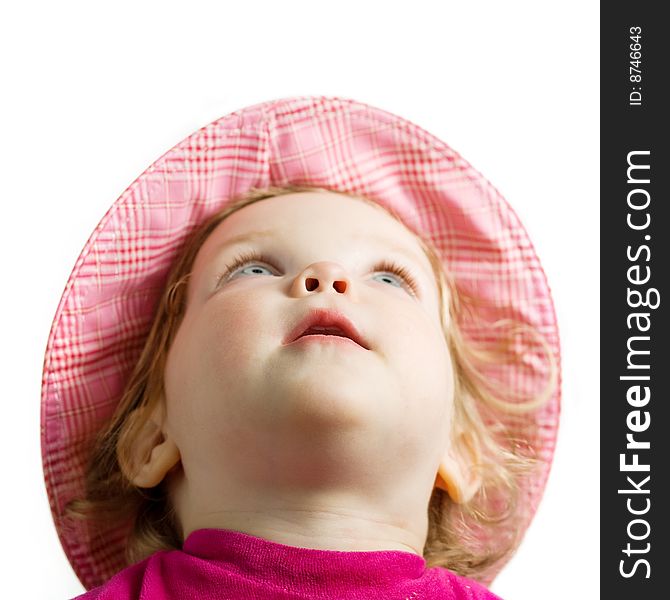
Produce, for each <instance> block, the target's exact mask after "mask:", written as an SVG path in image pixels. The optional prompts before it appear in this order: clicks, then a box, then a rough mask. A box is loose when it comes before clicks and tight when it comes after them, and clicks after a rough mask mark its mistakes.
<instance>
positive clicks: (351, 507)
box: [173, 487, 429, 556]
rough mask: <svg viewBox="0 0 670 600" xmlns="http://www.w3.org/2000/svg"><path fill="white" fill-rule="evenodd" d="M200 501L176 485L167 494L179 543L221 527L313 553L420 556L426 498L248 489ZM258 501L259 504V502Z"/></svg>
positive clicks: (426, 517)
mask: <svg viewBox="0 0 670 600" xmlns="http://www.w3.org/2000/svg"><path fill="white" fill-rule="evenodd" d="M235 496H236V497H235V498H231V497H230V495H228V496H227V497H221V496H218V497H217V500H218V501H217V502H212V501H211V500H210V501H206V500H205V497H204V496H203V495H201V494H198V493H197V492H196V493H193V490H186V489H185V488H184V487H182V488H181V489H180V490H179V492H178V493H176V494H173V499H174V501H175V508H176V511H177V515H178V518H179V522H180V523H181V526H182V530H183V539H186V538H187V537H188V536H189V535H190V534H191V533H192V532H194V531H197V530H199V529H227V530H232V531H239V532H242V533H246V534H248V535H253V536H256V537H260V538H263V539H266V540H269V541H273V542H277V543H280V544H285V545H288V546H296V547H301V548H313V549H318V550H340V551H374V550H401V551H405V552H411V553H414V554H417V555H419V556H422V555H423V547H424V545H425V541H426V536H427V530H428V514H427V510H426V506H427V505H428V501H429V498H423V497H421V498H410V497H400V498H396V502H395V503H391V502H389V501H388V498H389V496H388V495H387V496H386V501H385V502H384V503H380V502H379V498H362V497H361V496H360V495H357V494H352V493H348V494H332V493H331V494H325V493H321V494H314V493H311V494H310V495H308V496H306V495H305V494H300V495H294V496H292V495H290V494H286V493H282V494H278V493H277V491H276V490H275V491H272V490H268V491H266V492H259V491H254V492H253V493H249V494H247V495H246V496H245V495H244V494H242V493H240V488H239V487H238V488H236V493H235ZM259 498H262V499H263V501H259Z"/></svg>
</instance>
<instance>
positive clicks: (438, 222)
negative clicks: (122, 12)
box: [41, 97, 560, 589]
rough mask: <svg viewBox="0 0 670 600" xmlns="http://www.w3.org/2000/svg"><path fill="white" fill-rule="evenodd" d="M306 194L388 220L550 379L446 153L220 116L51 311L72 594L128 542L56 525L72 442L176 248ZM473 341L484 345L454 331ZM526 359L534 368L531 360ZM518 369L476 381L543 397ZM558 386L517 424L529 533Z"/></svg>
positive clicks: (369, 131) (403, 133)
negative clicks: (403, 228)
mask: <svg viewBox="0 0 670 600" xmlns="http://www.w3.org/2000/svg"><path fill="white" fill-rule="evenodd" d="M289 183H291V184H305V185H313V186H321V187H325V188H329V189H333V190H337V191H340V192H345V193H354V194H360V195H363V196H366V197H368V198H370V199H372V200H375V201H377V202H379V203H380V204H383V205H385V206H387V207H390V208H392V209H394V210H395V212H396V213H397V214H399V215H400V216H401V218H402V219H403V221H404V222H405V223H407V224H408V226H410V227H411V228H412V229H414V230H415V231H419V232H421V233H422V235H423V236H424V237H426V238H428V239H429V240H431V241H432V242H433V244H434V246H435V247H436V248H437V249H438V251H439V252H440V254H441V256H442V258H443V260H444V261H445V264H446V267H447V270H448V271H449V272H450V273H451V274H452V275H453V276H454V279H455V280H456V282H457V284H458V287H459V289H461V290H465V291H466V292H467V293H468V294H471V295H472V296H474V297H476V298H478V299H480V301H481V306H480V308H479V309H478V311H479V317H481V319H482V321H484V322H488V323H493V322H495V321H497V320H499V319H515V320H517V321H520V322H522V323H527V324H529V325H532V326H534V327H535V328H536V329H537V330H539V331H540V332H541V333H542V334H543V335H544V336H545V339H546V340H547V342H548V343H549V346H550V348H551V350H552V352H553V353H554V355H555V357H556V359H557V361H559V362H558V364H559V365H560V347H559V337H558V326H557V321H556V315H555V312H554V307H553V303H552V299H551V294H550V290H549V287H548V284H547V281H546V278H545V275H544V272H543V270H542V268H541V266H540V263H539V260H538V258H537V256H536V254H535V250H534V248H533V245H532V243H531V242H530V240H529V238H528V235H527V233H526V231H525V229H524V228H523V226H522V224H521V223H520V221H519V219H518V217H517V216H516V214H515V213H514V211H513V210H512V209H511V208H510V206H509V205H508V204H507V202H506V201H505V200H504V199H503V198H502V196H501V195H500V194H499V193H498V191H497V190H496V189H495V188H494V187H493V186H492V185H491V184H490V183H488V181H486V179H484V178H483V177H482V176H481V175H480V174H479V173H478V172H477V171H476V170H475V169H473V168H472V167H471V166H470V165H469V164H468V163H467V162H466V161H465V160H464V159H463V158H461V157H460V156H459V155H458V154H457V153H456V152H454V151H453V150H452V149H451V148H450V147H449V146H448V145H447V144H445V143H444V142H442V141H440V140H438V139H437V138H435V137H434V136H432V135H431V134H429V133H428V132H426V131H424V130H423V129H422V128H420V127H418V126H417V125H414V124H413V123H411V122H409V121H407V120H405V119H402V118H400V117H398V116H395V115H393V114H390V113H388V112H386V111H383V110H380V109H377V108H373V107H371V106H368V105H365V104H362V103H359V102H355V101H352V100H347V99H342V98H333V97H298V98H286V99H280V100H275V101H270V102H264V103H261V104H257V105H254V106H251V107H248V108H245V109H243V110H239V111H236V112H233V113H231V114H229V115H227V116H225V117H223V118H221V119H219V120H217V121H215V122H213V123H211V124H209V125H207V126H206V127H203V128H202V129H200V130H199V131H197V132H195V133H193V134H192V135H191V136H189V137H188V138H186V139H185V140H184V141H182V142H181V143H179V144H177V145H176V146H175V147H174V148H172V149H171V150H170V151H168V152H167V153H166V154H164V155H163V156H162V157H161V158H159V159H158V160H157V161H156V162H155V163H154V164H152V165H151V166H150V167H149V168H148V169H147V170H146V171H145V172H144V173H142V174H141V175H140V176H139V177H138V178H137V179H136V180H135V181H134V182H133V183H132V184H131V185H130V186H129V187H128V189H126V190H125V191H124V192H123V194H122V195H121V196H120V197H119V199H118V200H117V201H116V202H114V204H113V205H112V207H111V208H110V209H109V211H108V212H107V214H106V215H105V216H104V217H103V218H102V220H101V221H100V223H99V225H98V226H97V227H96V229H95V230H94V231H93V233H92V235H91V236H90V238H89V240H88V242H87V243H86V245H85V247H84V249H83V251H82V252H81V255H80V256H79V258H78V259H77V262H76V264H75V266H74V269H73V271H72V274H71V275H70V278H69V280H68V282H67V285H66V287H65V291H64V293H63V296H62V298H61V301H60V303H59V306H58V309H57V311H56V315H55V318H54V321H53V325H52V328H51V333H50V336H49V341H48V344H47V349H46V355H45V361H44V371H43V380H42V409H41V443H42V459H43V466H44V476H45V482H46V488H47V492H48V497H49V502H50V506H51V511H52V515H53V518H54V521H55V524H56V527H57V529H58V533H59V537H60V540H61V543H62V545H63V548H64V550H65V552H66V554H67V556H68V559H69V560H70V563H71V564H72V566H73V568H74V570H75V572H76V574H77V576H78V577H79V579H80V580H81V582H82V583H83V584H84V586H85V587H86V588H87V589H90V588H92V587H95V586H97V585H100V584H101V583H103V582H105V581H106V580H107V579H109V578H110V577H111V576H112V575H113V574H115V573H116V572H117V571H119V570H120V569H121V568H123V566H124V563H123V555H124V547H125V537H126V535H127V533H128V527H120V528H115V529H109V530H106V531H104V535H102V536H93V535H92V534H91V532H90V531H89V529H88V526H87V525H86V524H85V523H73V522H71V521H70V520H68V521H65V520H64V519H63V509H64V506H65V504H66V503H67V502H68V501H69V500H71V499H72V498H74V497H81V496H82V495H83V493H84V469H85V466H86V461H87V455H86V449H87V443H88V442H89V441H90V439H91V437H92V436H93V435H94V434H95V433H96V432H97V431H99V430H100V429H101V427H102V426H103V424H104V423H105V422H106V421H108V419H109V418H110V417H111V415H112V413H113V411H114V409H115V407H116V405H117V403H118V401H119V399H120V397H121V395H122V392H123V390H124V386H125V383H126V381H127V378H128V377H129V375H130V372H131V371H132V369H133V366H134V364H135V362H136V361H137V359H138V357H139V354H140V351H141V349H142V347H143V345H144V342H145V339H146V336H147V334H148V331H149V327H150V325H151V322H152V318H153V314H154V310H155V308H156V305H157V302H158V299H159V296H160V294H161V292H162V290H163V285H164V282H165V279H166V276H167V273H168V270H169V269H170V267H171V266H172V263H173V261H174V260H175V258H176V256H177V252H178V250H179V247H180V244H181V243H182V242H183V240H184V239H185V237H186V236H188V235H189V234H190V233H191V231H193V229H194V228H195V227H196V226H197V225H198V224H200V223H201V222H202V221H204V220H205V219H206V218H207V217H208V216H210V215H211V214H213V213H214V212H216V211H218V210H220V209H221V208H223V207H224V206H225V205H226V203H227V202H229V200H230V199H232V198H234V197H238V196H240V195H242V194H243V193H244V192H246V191H248V190H249V189H251V188H252V187H253V188H264V187H267V186H271V185H273V186H281V185H286V184H289ZM461 327H462V330H463V332H464V334H465V335H466V336H467V338H469V339H472V340H473V341H475V342H486V341H487V340H489V341H490V338H491V336H492V330H491V328H490V327H482V325H481V322H480V321H477V323H474V322H472V323H470V322H468V321H464V322H463V323H462V324H461ZM538 356H539V355H538ZM538 356H536V355H533V354H528V355H527V356H524V358H523V361H522V362H521V363H520V364H517V365H512V366H510V365H500V366H498V367H496V368H492V370H491V375H492V376H493V377H495V378H497V379H498V380H500V381H501V382H502V383H504V384H505V385H508V386H511V388H512V389H513V390H514V391H515V392H518V393H520V394H526V395H527V394H528V393H530V392H532V391H534V390H535V391H537V390H538V389H542V388H543V387H544V385H546V381H547V370H546V364H545V362H544V361H543V360H541V359H540V358H538ZM559 403H560V367H559V381H558V386H557V388H556V390H555V391H554V393H553V395H552V396H551V398H550V399H549V401H548V402H547V403H546V404H545V405H544V406H543V407H542V408H540V409H539V410H537V411H535V412H532V413H527V414H519V415H510V416H509V420H510V421H509V423H510V424H513V425H515V426H518V425H525V426H527V429H528V430H529V431H532V432H533V433H534V436H533V439H532V440H530V441H531V442H532V444H533V445H534V447H535V448H536V450H537V453H538V458H539V459H540V460H541V461H542V470H541V472H540V473H539V474H538V475H537V476H535V477H534V478H532V480H531V481H529V483H528V485H527V486H526V487H525V488H524V489H523V490H522V497H521V500H522V501H526V502H527V503H528V505H529V507H530V509H529V511H528V520H527V522H526V523H525V526H527V525H528V523H529V522H530V519H531V518H532V516H533V514H534V513H535V510H536V508H537V505H538V503H539V501H540V498H541V496H542V492H543V490H544V486H545V483H546V479H547V476H548V473H549V468H550V464H551V459H552V456H553V451H554V446H555V439H556V431H557V425H558V416H559Z"/></svg>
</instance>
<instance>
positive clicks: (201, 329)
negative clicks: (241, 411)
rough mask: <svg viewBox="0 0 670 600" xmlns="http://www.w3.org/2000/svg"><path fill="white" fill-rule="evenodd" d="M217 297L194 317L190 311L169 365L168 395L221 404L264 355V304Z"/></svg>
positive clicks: (179, 400) (203, 404) (196, 402)
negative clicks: (218, 400) (261, 349)
mask: <svg viewBox="0 0 670 600" xmlns="http://www.w3.org/2000/svg"><path fill="white" fill-rule="evenodd" d="M223 300H224V299H223V298H221V299H216V298H215V299H212V300H211V301H210V302H209V303H208V304H207V305H206V306H204V307H201V309H200V310H199V311H197V313H195V315H194V316H191V315H187V316H186V318H185V319H184V321H183V322H182V325H181V327H180V329H179V331H178V333H177V336H176V338H175V340H174V343H173V346H172V348H171V350H170V353H169V355H168V362H167V364H166V374H165V385H166V391H167V394H168V400H169V401H172V403H173V404H176V403H179V404H181V405H183V404H186V402H185V400H186V399H187V400H188V404H190V405H197V406H199V410H200V409H205V410H207V406H208V405H214V404H220V403H218V402H217V399H219V398H221V396H222V395H223V394H226V395H227V394H235V393H236V392H237V391H238V390H237V388H239V387H240V386H241V385H242V384H243V383H244V380H245V378H246V377H247V375H248V373H249V372H250V370H251V369H253V368H254V365H255V364H256V363H257V362H258V360H259V342H261V341H262V340H263V339H264V338H263V336H262V335H261V334H262V333H263V330H264V329H267V327H268V324H267V323H266V322H265V321H266V320H267V319H264V318H263V312H264V311H263V304H262V303H261V302H260V301H259V302H255V303H254V302H249V299H248V298H245V299H243V298H241V297H239V298H235V297H233V296H229V297H226V298H225V302H224V301H223Z"/></svg>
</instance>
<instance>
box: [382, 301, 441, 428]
mask: <svg viewBox="0 0 670 600" xmlns="http://www.w3.org/2000/svg"><path fill="white" fill-rule="evenodd" d="M392 332H393V333H392V335H393V336H394V337H395V341H394V343H393V344H392V346H391V347H392V348H393V349H394V352H393V355H392V356H391V357H390V359H391V360H392V361H393V362H394V367H395V370H396V372H397V373H399V376H400V381H401V385H402V386H403V388H404V393H403V395H404V396H405V398H406V399H407V402H408V403H410V404H411V405H412V406H413V407H415V406H417V404H418V405H420V406H422V407H423V408H424V409H425V410H426V413H427V414H429V415H433V416H434V417H435V418H437V419H439V418H441V417H444V416H445V415H446V414H447V413H448V411H449V407H450V405H451V403H452V402H453V385H454V382H453V371H452V362H451V356H450V354H449V349H448V347H447V342H446V340H445V338H444V334H443V332H442V329H441V327H440V326H439V324H437V323H436V322H434V321H433V320H432V319H431V318H429V317H428V316H425V317H424V318H420V319H417V318H416V317H414V318H406V319H403V318H402V316H401V315H399V314H397V315H396V320H395V324H394V328H393V330H392Z"/></svg>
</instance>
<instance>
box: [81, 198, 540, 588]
mask: <svg viewBox="0 0 670 600" xmlns="http://www.w3.org/2000/svg"><path fill="white" fill-rule="evenodd" d="M442 264H443V263H442V260H441V258H440V257H439V256H438V253H437V251H436V250H435V249H434V248H433V246H432V244H431V243H430V242H429V240H426V239H422V238H421V237H420V236H419V235H417V234H416V233H415V232H413V231H411V230H410V229H409V228H408V227H407V226H406V225H404V224H403V223H402V222H401V221H400V219H399V218H398V217H396V216H395V215H393V214H392V212H391V211H389V210H387V209H385V208H383V207H381V206H380V205H378V204H376V203H374V202H372V201H370V200H367V199H365V198H363V197H360V196H357V197H354V196H350V195H345V194H341V193H336V192H333V191H330V190H327V189H323V188H310V187H306V186H288V187H286V188H282V189H275V188H270V189H267V190H259V191H254V192H252V193H250V194H247V195H245V196H244V197H242V198H240V199H239V200H238V201H237V202H233V203H232V204H229V205H228V206H227V207H226V208H225V209H224V210H223V211H221V212H220V213H218V214H216V215H214V216H213V217H211V218H210V219H209V220H208V221H207V222H206V223H204V224H203V225H202V226H200V227H199V229H198V230H197V231H196V232H195V233H194V234H193V235H192V236H191V237H190V238H189V240H187V242H186V244H185V245H184V248H183V249H182V252H181V254H180V256H179V258H178V260H177V262H176V263H175V265H174V267H173V269H172V271H171V273H170V275H169V277H168V280H167V282H166V285H165V292H164V294H163V296H162V298H161V300H160V303H159V306H158V309H157V312H156V316H155V319H154V323H153V325H152V328H151V332H150V334H149V337H148V339H147V343H146V345H145V347H144V350H143V352H142V354H141V357H140V360H139V362H138V364H137V366H136V368H135V370H134V372H133V374H132V377H131V378H130V381H129V383H128V386H127V388H126V390H125V393H124V395H123V397H122V400H121V402H120V403H119V405H118V408H117V410H116V412H115V414H114V416H113V418H112V420H111V422H110V423H109V424H108V426H107V427H106V428H105V429H104V431H102V432H101V435H100V436H99V438H98V440H97V441H96V445H95V447H94V450H93V454H92V457H91V461H90V466H89V468H88V474H87V488H88V501H87V502H83V503H75V504H74V505H73V508H75V509H77V508H80V509H82V508H89V509H90V510H91V511H93V512H97V513H98V514H105V515H107V516H108V517H109V515H112V517H113V516H114V515H116V516H118V517H119V518H125V519H127V518H128V516H132V517H133V519H134V521H135V528H134V531H133V533H132V535H131V539H130V542H129V545H128V550H129V552H128V555H129V560H130V561H134V560H138V559H140V558H142V557H144V556H146V555H148V554H150V553H152V552H153V551H155V550H158V549H161V548H173V547H180V545H181V542H182V541H183V539H184V538H185V537H186V536H187V535H188V534H189V533H190V532H191V531H193V530H195V529H198V528H202V527H206V526H213V525H212V523H216V522H217V521H216V520H214V521H212V520H207V519H206V518H203V515H212V514H215V513H217V512H221V511H227V510H230V511H231V512H233V511H235V510H237V511H241V510H242V509H246V510H249V511H255V512H257V513H262V512H263V511H264V510H267V511H271V510H273V509H275V508H277V506H278V505H280V504H281V505H282V506H288V505H290V504H293V505H296V503H299V500H300V498H301V497H308V496H310V495H314V494H318V493H321V492H327V493H328V494H330V496H328V499H329V500H331V501H332V499H333V498H337V494H341V497H342V498H344V497H345V496H347V497H351V496H357V497H358V498H359V499H360V502H361V506H362V509H367V508H369V507H376V506H378V507H380V511H381V512H383V513H384V514H385V515H391V517H392V518H395V519H398V522H399V524H400V527H401V528H403V527H405V528H407V529H408V530H412V531H418V532H420V534H419V535H418V538H417V540H418V541H417V542H416V544H415V547H417V551H418V552H422V553H423V555H424V556H425V557H426V559H427V562H428V564H429V565H441V566H445V567H448V568H450V569H452V570H454V571H456V572H458V573H460V574H463V575H468V576H471V577H479V576H483V575H484V574H485V573H486V571H487V569H488V568H490V567H491V565H493V564H494V563H495V562H496V561H498V560H499V559H501V558H502V557H505V556H506V555H508V554H509V552H511V551H512V550H513V549H514V548H515V547H516V544H517V542H518V537H519V536H517V535H515V531H517V528H515V527H514V523H515V522H517V521H519V522H520V521H523V520H524V519H525V516H526V515H525V513H524V510H525V507H524V505H523V504H519V503H516V502H515V494H516V492H517V490H518V489H519V482H520V481H521V478H522V477H523V476H524V474H525V473H527V472H528V471H529V470H530V468H531V467H532V464H533V461H532V456H531V455H532V452H529V451H528V449H527V448H524V447H523V444H522V443H517V444H514V443H510V444H506V445H501V444H500V440H501V439H502V438H503V437H504V435H507V436H508V438H511V439H516V438H519V441H520V442H522V441H523V432H522V431H521V430H519V431H513V430H507V431H501V430H494V424H495V423H496V414H499V413H496V411H509V410H512V409H514V410H515V411H517V412H520V411H522V410H530V409H532V408H534V407H535V406H537V405H538V404H539V403H541V402H542V401H543V398H544V397H546V394H542V395H540V396H536V397H533V398H530V399H529V402H528V403H526V404H525V405H519V404H518V403H514V404H512V403H508V402H507V400H508V397H507V395H506V392H505V391H504V390H501V389H498V390H496V389H495V384H494V383H492V382H490V381H488V382H487V380H486V378H485V377H484V376H483V375H482V372H481V370H480V367H481V366H482V365H485V364H486V363H487V362H491V361H501V360H502V361H507V362H509V361H510V360H517V359H519V355H520V353H521V351H519V350H518V348H517V349H515V348H516V347H515V346H514V343H515V342H516V341H517V339H516V338H515V337H514V333H515V331H518V330H515V329H514V328H512V327H509V328H508V334H509V335H508V336H504V335H503V336H502V339H507V340H508V341H509V344H508V345H505V346H503V347H501V348H498V349H497V351H495V352H494V351H489V352H484V351H482V350H479V349H477V348H475V347H474V346H472V345H471V344H468V343H466V342H465V341H464V339H465V337H464V335H463V333H462V332H461V330H460V328H459V325H458V322H459V317H460V316H461V314H463V313H464V311H467V310H468V304H467V298H463V297H462V295H460V294H459V291H458V289H457V286H456V285H455V284H454V282H453V280H452V278H451V276H450V274H449V273H447V272H445V270H444V268H443V266H442ZM320 309H323V310H324V311H333V312H336V313H339V315H340V316H342V317H343V318H344V319H346V320H347V321H348V322H349V323H350V324H351V325H353V327H355V330H356V331H357V336H355V335H354V334H353V333H352V332H350V331H349V332H344V331H342V332H341V333H348V334H349V336H350V337H358V339H357V341H358V343H356V342H354V341H351V340H349V341H345V340H344V338H336V337H335V336H333V337H332V338H331V339H328V338H326V339H323V338H318V337H311V339H302V341H297V342H296V341H293V340H294V339H295V338H296V336H297V335H299V334H300V333H302V331H301V327H300V324H301V323H302V322H303V320H304V319H305V318H306V317H307V316H308V315H309V314H310V313H312V312H313V311H316V310H320ZM497 325H505V324H497ZM342 327H343V326H342ZM342 327H340V329H342ZM334 333H337V332H334ZM532 333H533V332H532V331H531V334H532ZM307 337H309V336H307ZM535 339H540V341H541V336H537V335H536V336H535ZM547 356H548V358H549V360H550V361H551V360H552V355H551V352H549V351H548V352H547ZM551 385H553V381H551V382H550V386H551ZM550 391H551V388H548V390H547V392H550ZM520 406H521V408H520ZM365 502H367V503H368V505H367V506H365V505H364V504H365ZM403 519H406V521H407V522H403ZM219 522H220V523H224V524H225V523H230V522H231V521H230V520H228V521H226V520H225V519H223V520H221V521H219ZM234 523H237V522H234ZM231 528H234V527H231ZM482 532H484V534H485V535H483V534H482ZM521 533H522V529H520V528H519V529H518V534H519V535H520V534H521ZM413 541H414V540H412V539H410V538H408V544H410V545H411V543H412V542H413Z"/></svg>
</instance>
